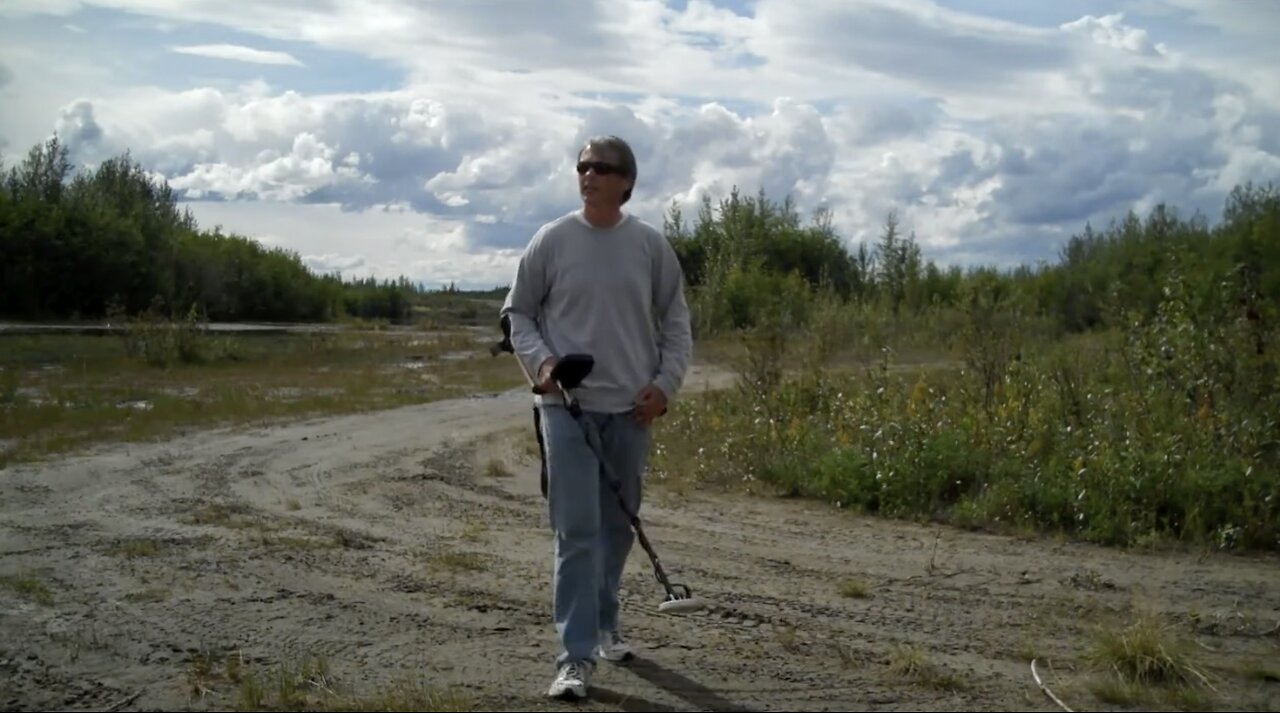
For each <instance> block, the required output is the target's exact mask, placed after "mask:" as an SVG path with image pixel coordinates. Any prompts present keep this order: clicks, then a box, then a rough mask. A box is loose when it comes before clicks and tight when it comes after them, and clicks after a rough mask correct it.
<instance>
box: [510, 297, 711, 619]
mask: <svg viewBox="0 0 1280 713" xmlns="http://www.w3.org/2000/svg"><path fill="white" fill-rule="evenodd" d="M502 331H503V334H504V337H503V340H502V341H501V342H498V343H497V344H495V345H494V346H493V347H491V348H490V350H489V351H490V353H491V354H492V355H494V356H497V355H498V353H499V352H503V351H507V352H512V353H514V352H515V349H514V347H512V345H511V327H510V322H509V321H508V320H507V318H506V317H503V319H502ZM516 361H517V362H520V359H519V358H517V359H516ZM594 366H595V359H594V357H592V356H591V355H590V354H566V355H565V356H564V357H562V358H561V359H560V360H559V361H558V362H557V363H556V365H555V368H553V369H552V370H551V379H552V381H554V382H555V383H556V387H557V388H559V390H560V393H561V395H562V397H563V399H564V405H565V408H567V409H568V410H569V414H570V415H571V416H573V419H574V420H575V421H577V422H578V425H579V426H580V427H581V428H582V431H583V435H584V436H585V437H586V440H587V445H588V446H589V447H590V448H591V450H592V452H593V453H595V455H596V459H597V460H599V461H600V464H601V465H602V466H603V467H604V474H605V480H606V481H607V482H608V484H609V487H610V488H611V489H612V490H613V492H614V494H615V495H617V496H618V505H619V506H620V507H622V511H623V512H625V513H626V514H627V518H628V519H630V521H631V527H632V528H633V529H634V530H635V533H636V538H637V539H638V540H639V541H640V546H641V547H643V548H644V551H645V553H646V554H647V555H648V556H649V561H650V562H652V563H653V574H654V576H655V577H656V578H657V580H658V582H659V583H660V584H662V588H663V589H664V590H666V593H667V597H666V599H664V600H663V602H662V603H661V604H659V605H658V611H661V612H666V613H676V614H683V613H688V612H693V611H698V610H701V609H704V608H705V607H706V603H705V602H704V601H703V600H701V599H699V598H697V597H694V596H693V592H692V591H691V590H690V589H689V587H688V586H686V585H684V584H678V583H677V584H673V583H672V582H671V581H670V580H669V579H668V578H667V574H666V572H665V571H663V569H662V564H661V563H660V562H659V561H658V553H657V552H655V551H654V549H653V546H652V545H651V544H650V543H649V538H648V537H646V536H645V534H644V527H643V526H642V525H641V524H640V517H639V516H638V515H637V514H636V513H634V512H632V511H631V509H630V508H629V507H627V502H626V499H625V498H623V496H622V488H621V486H620V485H619V484H618V480H617V478H616V477H614V475H615V474H614V471H613V466H612V465H611V464H610V463H609V462H608V461H607V460H606V459H605V458H604V453H603V450H604V449H603V447H602V446H601V444H600V434H599V433H598V432H597V431H596V428H595V424H594V423H592V422H591V420H590V419H585V418H583V417H582V407H581V405H580V404H579V403H578V397H577V396H576V395H574V393H573V390H574V389H577V388H578V386H579V385H581V384H582V381H583V380H584V379H586V378H587V376H588V375H589V374H590V373H591V370H592V368H593V367H594ZM520 370H521V371H523V372H524V375H525V378H527V379H529V382H530V383H531V384H533V393H535V394H539V395H543V391H542V390H541V389H540V388H539V387H538V385H537V383H536V381H534V379H533V378H532V377H531V376H530V375H529V372H528V370H527V369H525V367H524V362H520ZM539 418H540V414H539V411H538V408H537V407H536V406H535V407H534V426H535V428H536V429H537V432H538V449H539V453H540V454H541V456H542V495H543V497H544V498H545V497H546V495H547V463H546V460H547V459H546V447H545V444H544V443H543V440H542V429H541V424H540V420H539Z"/></svg>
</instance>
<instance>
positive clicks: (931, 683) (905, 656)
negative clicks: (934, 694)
mask: <svg viewBox="0 0 1280 713" xmlns="http://www.w3.org/2000/svg"><path fill="white" fill-rule="evenodd" d="M884 673H885V675H886V676H887V677H889V678H890V679H893V680H897V681H905V682H909V683H912V684H915V685H918V686H923V687H926V688H932V689H935V690H939V691H959V690H963V689H965V688H966V685H965V682H964V681H963V680H962V679H961V678H960V677H959V676H958V675H956V674H955V673H954V672H952V671H949V670H947V669H946V668H945V667H943V666H941V665H939V664H937V663H934V662H933V661H930V660H929V658H928V656H926V655H925V653H924V652H923V651H921V650H920V649H919V648H917V647H915V646H911V645H908V644H899V645H897V646H895V647H894V648H893V650H892V651H890V652H889V654H888V655H887V656H886V657H885V659H884Z"/></svg>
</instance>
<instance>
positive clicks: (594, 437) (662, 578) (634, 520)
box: [565, 394, 689, 599]
mask: <svg viewBox="0 0 1280 713" xmlns="http://www.w3.org/2000/svg"><path fill="white" fill-rule="evenodd" d="M565 398H566V401H571V403H572V404H573V406H571V407H570V409H569V410H570V412H571V413H573V417H574V418H575V419H577V420H578V423H579V424H581V425H584V426H586V427H587V431H588V433H587V444H588V445H589V446H590V447H591V450H592V452H593V453H595V455H596V460H599V461H600V464H601V465H602V466H604V470H605V480H607V481H609V487H610V488H611V489H612V490H613V492H614V494H615V495H617V496H618V505H619V506H620V507H621V508H622V511H623V512H624V513H626V514H627V518H628V519H629V520H631V526H632V527H633V528H635V531H636V539H638V540H640V546H641V547H643V548H644V551H645V553H646V554H648V555H649V560H650V561H651V562H652V563H653V574H654V577H656V578H657V580H658V582H660V583H661V584H662V588H663V589H665V590H667V595H668V596H670V597H671V598H672V599H675V598H677V596H678V595H677V594H676V592H675V588H674V585H672V584H671V582H670V580H668V579H667V573H666V572H665V571H663V569H662V564H661V563H660V562H659V561H658V553H657V552H655V551H654V549H653V546H652V545H650V544H649V538H648V537H647V536H646V535H645V534H644V527H643V526H642V525H641V524H640V517H639V516H638V515H636V513H635V512H633V511H632V510H631V508H630V507H628V506H627V502H626V498H624V497H623V495H622V486H620V485H619V484H618V479H617V478H616V477H615V473H614V470H613V466H612V465H611V464H610V463H609V461H608V460H606V459H605V457H604V453H603V450H604V449H603V448H602V447H601V446H600V443H599V440H598V439H599V433H597V432H596V429H595V426H594V425H592V424H588V423H586V422H585V421H584V420H583V419H582V418H581V415H582V411H581V409H578V408H576V406H577V399H571V397H569V396H568V394H566V397H565ZM685 589H686V592H685V596H688V595H689V593H688V591H687V588H685Z"/></svg>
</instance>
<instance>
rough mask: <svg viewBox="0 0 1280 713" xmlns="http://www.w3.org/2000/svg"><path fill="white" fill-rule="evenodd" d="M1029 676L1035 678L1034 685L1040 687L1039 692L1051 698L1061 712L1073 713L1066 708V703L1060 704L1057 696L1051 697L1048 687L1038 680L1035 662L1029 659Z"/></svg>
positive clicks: (1060, 701) (1038, 675) (1051, 693)
mask: <svg viewBox="0 0 1280 713" xmlns="http://www.w3.org/2000/svg"><path fill="white" fill-rule="evenodd" d="M1031 676H1032V677H1033V678H1035V679H1036V685H1037V686H1039V687H1040V690H1042V691H1044V694H1045V695H1046V696H1048V697H1050V698H1052V699H1053V702H1054V703H1057V704H1058V705H1059V706H1060V707H1061V708H1062V710H1064V711H1067V713H1073V712H1072V710H1071V709H1070V708H1068V707H1067V704H1066V703H1063V702H1062V699H1060V698H1058V697H1057V696H1055V695H1053V691H1050V690H1049V687H1048V686H1046V685H1044V682H1043V681H1041V680H1040V674H1039V673H1037V672H1036V660H1035V659H1031Z"/></svg>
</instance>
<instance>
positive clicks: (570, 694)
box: [548, 688, 587, 701]
mask: <svg viewBox="0 0 1280 713" xmlns="http://www.w3.org/2000/svg"><path fill="white" fill-rule="evenodd" d="M548 698H552V699H555V700H560V701H581V700H586V698H587V694H586V693H579V692H578V691H575V690H574V689H572V688H566V689H565V690H563V691H561V692H560V693H551V694H549V695H548Z"/></svg>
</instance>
